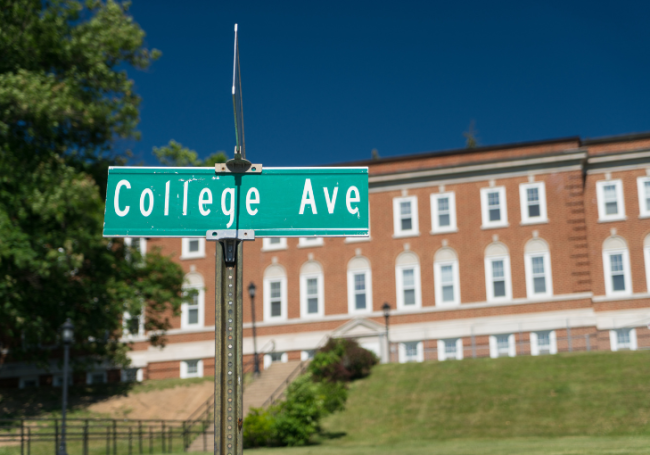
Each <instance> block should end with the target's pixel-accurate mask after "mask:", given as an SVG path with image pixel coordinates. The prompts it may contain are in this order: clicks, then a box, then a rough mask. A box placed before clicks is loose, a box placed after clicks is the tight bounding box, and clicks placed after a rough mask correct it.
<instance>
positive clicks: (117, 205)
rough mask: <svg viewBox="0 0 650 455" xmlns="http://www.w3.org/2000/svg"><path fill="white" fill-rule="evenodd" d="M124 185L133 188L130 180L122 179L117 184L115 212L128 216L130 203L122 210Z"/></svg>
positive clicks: (118, 214)
mask: <svg viewBox="0 0 650 455" xmlns="http://www.w3.org/2000/svg"><path fill="white" fill-rule="evenodd" d="M123 186H125V187H127V188H128V189H131V184H130V183H129V181H128V180H120V181H119V182H118V184H117V187H115V200H114V201H113V203H114V205H115V213H117V216H126V214H127V213H129V208H130V207H129V206H128V205H127V206H126V207H125V208H124V210H120V189H121V188H122V187H123Z"/></svg>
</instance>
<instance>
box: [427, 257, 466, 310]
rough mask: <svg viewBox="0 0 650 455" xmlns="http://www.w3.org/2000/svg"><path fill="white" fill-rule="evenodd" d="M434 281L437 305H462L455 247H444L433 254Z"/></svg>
mask: <svg viewBox="0 0 650 455" xmlns="http://www.w3.org/2000/svg"><path fill="white" fill-rule="evenodd" d="M433 282H434V284H435V288H436V306H450V305H460V278H459V273H458V255H457V254H456V252H455V251H454V250H453V249H451V248H448V247H444V248H440V249H439V250H438V251H436V254H435V255H434V256H433Z"/></svg>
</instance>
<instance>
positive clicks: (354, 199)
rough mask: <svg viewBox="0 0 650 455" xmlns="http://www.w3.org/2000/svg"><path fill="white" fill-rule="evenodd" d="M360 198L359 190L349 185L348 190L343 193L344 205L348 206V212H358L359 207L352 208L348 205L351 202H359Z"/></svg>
mask: <svg viewBox="0 0 650 455" xmlns="http://www.w3.org/2000/svg"><path fill="white" fill-rule="evenodd" d="M352 193H354V194H355V196H354V197H350V195H351V194H352ZM360 200H361V198H360V197H359V190H358V189H357V187H356V186H351V187H350V188H348V192H347V194H346V195H345V205H346V206H347V207H348V212H350V213H351V214H352V215H354V214H355V213H359V207H355V208H352V206H351V205H350V204H351V203H352V202H359V201H360Z"/></svg>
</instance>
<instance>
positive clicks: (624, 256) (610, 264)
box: [603, 236, 632, 295]
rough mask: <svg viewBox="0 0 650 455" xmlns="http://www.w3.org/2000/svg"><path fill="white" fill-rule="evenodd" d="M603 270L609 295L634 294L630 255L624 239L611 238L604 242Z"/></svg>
mask: <svg viewBox="0 0 650 455" xmlns="http://www.w3.org/2000/svg"><path fill="white" fill-rule="evenodd" d="M603 269H604V272H605V293H606V294H607V295H628V294H631V293H632V282H631V279H630V255H629V252H628V249H627V242H625V240H624V239H623V238H622V237H619V236H611V237H609V238H608V239H606V240H605V242H603Z"/></svg>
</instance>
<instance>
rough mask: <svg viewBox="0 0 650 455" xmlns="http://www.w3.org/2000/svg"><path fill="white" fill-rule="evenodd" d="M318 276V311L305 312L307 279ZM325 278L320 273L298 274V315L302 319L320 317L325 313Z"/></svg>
mask: <svg viewBox="0 0 650 455" xmlns="http://www.w3.org/2000/svg"><path fill="white" fill-rule="evenodd" d="M310 278H318V313H307V280H308V279H310ZM324 281H325V279H324V277H323V274H322V273H309V274H301V275H300V317H301V318H302V319H314V318H322V317H323V316H324V315H325V283H324Z"/></svg>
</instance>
